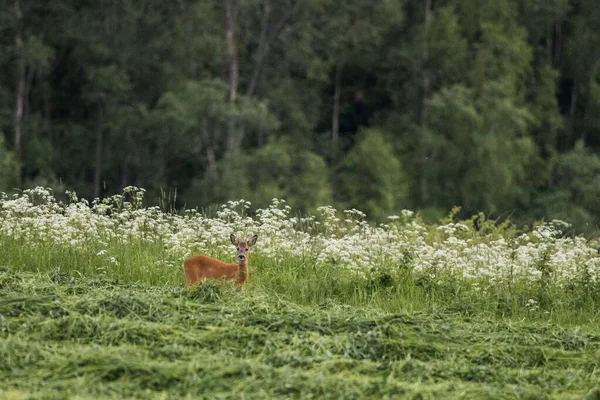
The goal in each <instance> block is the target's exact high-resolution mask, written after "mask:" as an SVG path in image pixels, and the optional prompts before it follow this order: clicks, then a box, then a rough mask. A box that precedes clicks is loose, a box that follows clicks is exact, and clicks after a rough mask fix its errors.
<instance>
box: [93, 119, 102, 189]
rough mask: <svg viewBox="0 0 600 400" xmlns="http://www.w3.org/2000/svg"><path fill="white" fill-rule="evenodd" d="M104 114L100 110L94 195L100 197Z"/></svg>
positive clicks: (97, 127)
mask: <svg viewBox="0 0 600 400" xmlns="http://www.w3.org/2000/svg"><path fill="white" fill-rule="evenodd" d="M103 118H104V116H103V113H102V111H100V112H99V115H98V122H97V125H96V160H95V163H94V164H95V165H94V197H100V183H101V179H102V153H103V152H102V147H103V141H104V137H103V132H102V130H103V125H104V120H103Z"/></svg>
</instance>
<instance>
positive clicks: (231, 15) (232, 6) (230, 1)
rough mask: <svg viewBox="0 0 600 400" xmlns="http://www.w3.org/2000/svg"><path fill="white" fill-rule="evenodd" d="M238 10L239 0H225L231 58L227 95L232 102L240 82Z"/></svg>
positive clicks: (227, 38) (226, 32)
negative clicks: (237, 34)
mask: <svg viewBox="0 0 600 400" xmlns="http://www.w3.org/2000/svg"><path fill="white" fill-rule="evenodd" d="M237 11H238V2H237V0H225V39H226V43H227V57H228V59H229V93H228V96H227V97H228V100H229V102H230V103H234V102H235V99H236V97H237V89H238V82H239V65H238V55H237V48H236V43H235V28H236V20H237Z"/></svg>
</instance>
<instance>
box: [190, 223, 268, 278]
mask: <svg viewBox="0 0 600 400" xmlns="http://www.w3.org/2000/svg"><path fill="white" fill-rule="evenodd" d="M230 239H231V243H232V244H233V245H234V246H235V247H237V252H238V261H239V262H238V263H237V264H226V263H224V262H222V261H219V260H216V259H214V258H211V257H208V256H196V257H192V258H188V259H187V260H185V261H184V262H183V269H184V270H185V287H188V286H193V285H198V284H200V283H202V282H204V280H205V279H208V278H225V279H235V280H236V281H237V282H238V283H239V284H240V285H245V284H246V282H248V250H249V249H250V247H252V246H254V244H255V243H256V239H258V236H257V235H254V236H252V239H250V240H243V241H240V240H238V239H237V238H236V237H235V235H234V234H233V233H232V234H231V236H230Z"/></svg>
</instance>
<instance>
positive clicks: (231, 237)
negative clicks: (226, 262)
mask: <svg viewBox="0 0 600 400" xmlns="http://www.w3.org/2000/svg"><path fill="white" fill-rule="evenodd" d="M229 239H230V240H231V244H233V245H234V246H237V244H238V240H237V238H236V237H235V235H234V234H233V233H232V234H231V235H230V236H229Z"/></svg>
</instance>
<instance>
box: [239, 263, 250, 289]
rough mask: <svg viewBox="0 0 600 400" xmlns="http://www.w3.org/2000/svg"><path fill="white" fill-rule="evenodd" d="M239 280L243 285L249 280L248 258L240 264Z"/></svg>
mask: <svg viewBox="0 0 600 400" xmlns="http://www.w3.org/2000/svg"><path fill="white" fill-rule="evenodd" d="M238 282H239V283H241V284H242V285H243V284H245V283H246V282H248V258H247V257H246V259H245V260H244V261H240V262H239V264H238Z"/></svg>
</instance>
